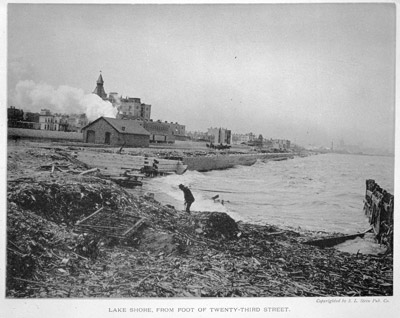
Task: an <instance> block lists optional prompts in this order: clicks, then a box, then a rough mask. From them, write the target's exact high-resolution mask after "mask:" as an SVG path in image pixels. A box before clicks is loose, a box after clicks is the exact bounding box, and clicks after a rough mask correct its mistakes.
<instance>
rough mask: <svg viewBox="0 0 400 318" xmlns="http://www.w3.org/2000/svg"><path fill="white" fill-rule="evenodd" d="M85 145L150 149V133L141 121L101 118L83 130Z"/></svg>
mask: <svg viewBox="0 0 400 318" xmlns="http://www.w3.org/2000/svg"><path fill="white" fill-rule="evenodd" d="M82 133H83V141H84V142H85V143H94V144H106V145H111V146H122V145H125V146H126V147H148V146H149V141H150V138H149V137H150V133H149V132H148V131H147V130H146V129H145V128H144V127H143V124H142V123H141V122H140V121H136V120H125V119H115V118H109V117H100V118H98V119H96V120H95V121H93V122H91V123H90V124H88V125H86V126H85V127H83V128H82Z"/></svg>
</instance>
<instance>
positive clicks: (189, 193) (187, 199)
mask: <svg viewBox="0 0 400 318" xmlns="http://www.w3.org/2000/svg"><path fill="white" fill-rule="evenodd" d="M179 189H181V190H182V191H183V194H184V196H185V206H186V212H187V213H190V206H191V205H192V203H193V202H194V196H193V194H192V191H190V190H189V188H188V187H185V186H184V185H183V184H180V185H179Z"/></svg>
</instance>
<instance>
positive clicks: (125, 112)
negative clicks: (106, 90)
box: [112, 97, 151, 120]
mask: <svg viewBox="0 0 400 318" xmlns="http://www.w3.org/2000/svg"><path fill="white" fill-rule="evenodd" d="M112 99H113V100H115V97H112ZM118 102H119V104H117V109H118V114H117V118H118V119H147V120H150V116H151V105H148V104H144V103H141V102H140V98H137V97H126V98H119V99H118Z"/></svg>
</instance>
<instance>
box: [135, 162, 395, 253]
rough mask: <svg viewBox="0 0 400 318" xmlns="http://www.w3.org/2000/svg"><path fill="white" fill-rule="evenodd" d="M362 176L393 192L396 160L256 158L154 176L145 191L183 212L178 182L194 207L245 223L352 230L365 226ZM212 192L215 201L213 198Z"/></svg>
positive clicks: (366, 226)
mask: <svg viewBox="0 0 400 318" xmlns="http://www.w3.org/2000/svg"><path fill="white" fill-rule="evenodd" d="M366 179H374V180H375V181H376V182H377V183H378V184H379V185H380V186H381V187H382V188H384V189H386V190H387V191H388V192H390V193H393V189H394V158H393V157H383V156H360V155H341V154H324V155H314V156H309V157H304V158H300V157H295V158H294V159H289V160H285V161H267V162H262V161H258V162H257V163H256V164H254V165H253V166H237V167H235V168H232V169H227V170H217V171H209V172H197V171H187V172H186V173H185V174H183V175H170V176H166V177H161V178H154V179H151V180H149V181H146V183H145V185H144V186H143V191H149V192H153V193H154V194H155V198H156V199H157V200H158V201H160V202H162V203H164V204H171V205H173V206H175V208H176V209H180V210H183V208H184V207H183V193H182V192H181V191H180V190H179V188H178V185H179V184H181V183H182V184H185V185H186V186H189V188H191V190H192V192H193V194H194V196H195V198H196V201H195V202H194V203H193V205H192V208H191V210H193V211H220V212H226V213H228V214H229V215H230V216H231V217H232V218H234V219H235V220H236V221H239V220H242V221H246V222H249V223H256V224H266V223H267V224H273V225H277V226H280V227H291V228H302V229H306V230H313V231H326V232H340V233H345V234H354V233H357V232H361V231H365V230H366V229H368V228H369V224H368V220H367V218H366V217H365V215H364V212H363V198H364V195H365V180H366ZM215 195H219V199H220V200H219V201H217V202H214V200H212V199H211V198H212V197H213V196H215ZM222 200H224V204H222V203H221V202H222ZM367 237H369V236H367ZM369 239H370V240H372V237H369ZM356 241H357V240H356ZM358 241H359V242H358V243H357V244H356V245H357V248H358V247H360V246H361V245H363V244H364V243H367V244H366V247H365V248H367V249H370V248H372V249H373V248H374V246H371V244H370V243H371V242H366V241H365V240H358ZM347 245H349V244H347ZM347 245H346V244H344V245H343V246H344V247H346V246H347ZM349 246H350V247H348V246H347V247H346V248H347V249H350V250H351V249H354V246H353V247H352V246H351V244H350V245H349ZM346 248H345V249H346ZM363 249H364V248H363Z"/></svg>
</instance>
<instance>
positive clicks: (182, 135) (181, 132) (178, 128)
mask: <svg viewBox="0 0 400 318" xmlns="http://www.w3.org/2000/svg"><path fill="white" fill-rule="evenodd" d="M165 123H168V122H165ZM168 125H169V129H170V131H171V134H172V135H173V136H174V137H175V140H186V127H185V125H180V124H178V122H175V123H173V122H172V121H171V122H170V123H168Z"/></svg>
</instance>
